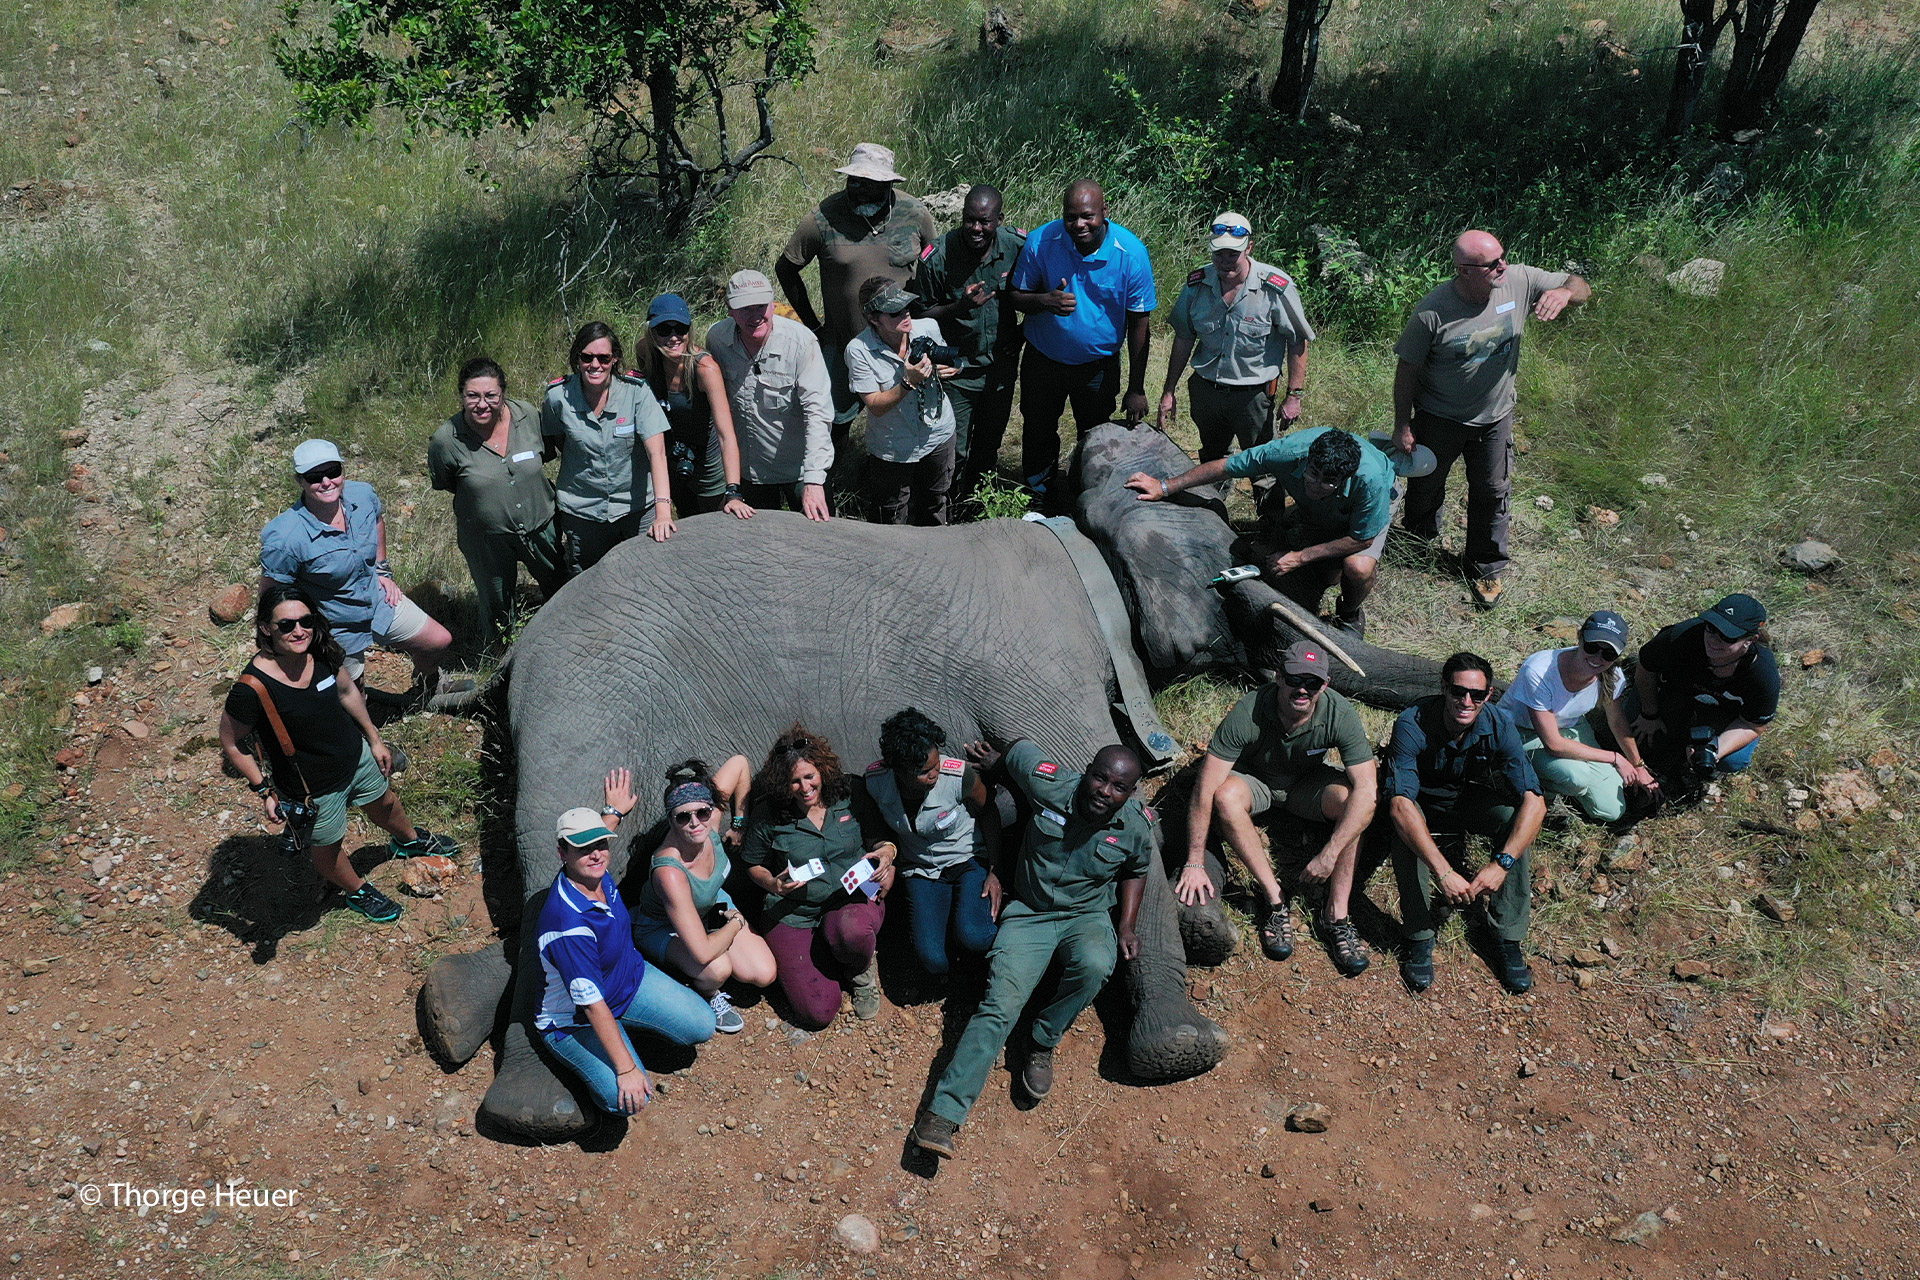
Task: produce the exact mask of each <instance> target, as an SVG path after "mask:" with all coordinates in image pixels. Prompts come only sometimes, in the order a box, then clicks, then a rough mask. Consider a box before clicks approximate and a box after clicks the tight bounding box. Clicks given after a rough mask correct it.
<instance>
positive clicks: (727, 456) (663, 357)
mask: <svg viewBox="0 0 1920 1280" xmlns="http://www.w3.org/2000/svg"><path fill="white" fill-rule="evenodd" d="M636 363H637V364H638V365H639V366H640V367H639V368H638V369H637V370H636V371H635V372H637V373H638V374H639V375H640V376H641V377H643V378H645V379H646V381H647V386H648V387H650V388H652V390H653V394H654V397H655V398H656V399H657V400H658V401H659V402H660V410H661V412H662V413H664V414H666V416H667V464H668V466H667V469H668V471H669V473H670V479H671V483H672V486H673V505H674V507H675V508H676V509H678V511H679V512H680V514H681V515H682V516H683V517H684V516H689V515H692V514H693V513H694V512H696V511H725V512H726V513H727V514H728V515H731V516H737V517H739V518H740V519H742V520H751V519H752V518H753V508H752V507H750V506H748V505H747V502H746V499H744V498H742V497H741V496H740V443H739V441H738V440H737V439H736V438H735V436H734V434H733V408H732V406H731V405H730V404H728V402H727V388H726V384H725V383H724V382H722V381H721V380H720V365H719V364H718V362H716V361H715V360H714V359H713V358H712V357H711V356H709V355H708V354H707V353H706V352H704V351H702V350H701V349H700V348H699V347H697V346H695V345H694V342H693V312H692V311H691V310H690V309H689V308H688V307H687V300H686V299H685V298H682V297H681V296H680V295H679V294H677V293H663V294H661V295H660V296H659V297H657V298H655V299H654V300H653V302H652V304H651V305H650V306H648V308H647V329H646V336H645V337H644V338H643V339H642V340H641V343H640V350H639V351H638V352H637V353H636Z"/></svg>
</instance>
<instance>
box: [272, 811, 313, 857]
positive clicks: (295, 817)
mask: <svg viewBox="0 0 1920 1280" xmlns="http://www.w3.org/2000/svg"><path fill="white" fill-rule="evenodd" d="M280 817H281V820H282V821H284V822H285V823H286V824H287V829H286V831H284V832H283V833H281V836H280V848H281V852H283V853H286V854H288V855H289V856H291V855H293V854H296V853H299V852H300V851H302V850H303V849H307V848H310V847H312V845H313V828H314V824H315V823H317V822H319V821H320V810H319V809H318V808H316V807H315V806H314V805H312V804H309V803H307V802H306V801H304V800H286V799H282V800H281V801H280Z"/></svg>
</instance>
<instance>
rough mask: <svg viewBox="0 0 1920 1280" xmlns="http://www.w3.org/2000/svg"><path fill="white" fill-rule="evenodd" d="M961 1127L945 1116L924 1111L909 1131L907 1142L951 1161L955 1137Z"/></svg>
mask: <svg viewBox="0 0 1920 1280" xmlns="http://www.w3.org/2000/svg"><path fill="white" fill-rule="evenodd" d="M959 1127H960V1126H959V1125H957V1124H955V1123H954V1122H953V1121H951V1120H949V1119H947V1118H946V1117H945V1116H937V1115H935V1114H933V1112H931V1111H922V1112H921V1113H920V1115H919V1117H918V1118H917V1119H915V1120H914V1122H913V1128H911V1129H909V1130H907V1140H908V1141H909V1142H911V1143H913V1145H914V1146H916V1147H919V1148H920V1149H921V1150H922V1151H931V1152H932V1153H933V1154H934V1155H936V1156H945V1157H946V1158H947V1159H949V1160H951V1159H953V1156H954V1150H953V1135H954V1131H955V1130H957V1129H959Z"/></svg>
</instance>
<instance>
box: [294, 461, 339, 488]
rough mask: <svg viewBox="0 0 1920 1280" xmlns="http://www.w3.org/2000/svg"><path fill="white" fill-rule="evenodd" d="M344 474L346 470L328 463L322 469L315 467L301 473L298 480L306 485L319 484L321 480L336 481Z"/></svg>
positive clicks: (335, 463) (337, 464)
mask: <svg viewBox="0 0 1920 1280" xmlns="http://www.w3.org/2000/svg"><path fill="white" fill-rule="evenodd" d="M345 473H346V468H345V467H342V466H341V465H340V464H339V463H337V462H329V463H328V464H327V465H326V466H324V467H315V468H314V469H313V470H311V471H302V472H301V473H300V479H301V480H302V481H304V482H305V483H307V484H319V483H320V482H321V481H322V480H338V479H339V478H340V477H341V476H342V475H344V474H345Z"/></svg>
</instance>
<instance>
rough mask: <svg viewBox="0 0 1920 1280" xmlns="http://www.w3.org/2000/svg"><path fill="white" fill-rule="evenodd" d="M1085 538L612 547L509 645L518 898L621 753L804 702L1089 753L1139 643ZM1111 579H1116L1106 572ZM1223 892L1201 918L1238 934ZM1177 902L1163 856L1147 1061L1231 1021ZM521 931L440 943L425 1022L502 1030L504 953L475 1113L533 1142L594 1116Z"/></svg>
mask: <svg viewBox="0 0 1920 1280" xmlns="http://www.w3.org/2000/svg"><path fill="white" fill-rule="evenodd" d="M1077 538H1078V536H1077V535H1075V534H1073V533H1072V532H1071V531H1056V530H1054V529H1050V528H1048V527H1046V526H1043V525H1040V524H1035V523H1031V522H1025V521H1014V520H996V521H989V522H986V523H982V524H975V525H968V526H964V527H958V528H946V529H907V528H898V527H887V526H880V525H871V524H862V523H858V522H855V521H850V520H835V521H832V522H830V523H827V524H816V523H813V522H810V521H807V520H805V519H802V518H801V517H799V516H797V515H791V514H786V513H782V512H772V511H769V512H762V513H761V514H760V515H759V516H756V517H755V518H754V519H753V520H752V521H741V520H733V519H730V518H725V517H721V516H698V517H695V518H693V519H691V520H688V521H687V522H686V523H685V524H684V526H683V527H682V529H681V531H680V533H679V534H678V535H677V536H676V537H675V538H673V540H672V541H670V542H667V543H661V544H656V543H652V542H648V541H646V540H644V539H635V540H633V541H631V542H628V543H625V544H623V545H621V546H620V547H618V548H616V549H615V550H614V551H613V552H612V553H611V554H609V555H608V556H607V557H606V559H604V560H603V561H601V563H600V564H599V565H598V566H597V567H595V568H594V569H592V570H590V571H589V572H587V573H586V574H583V575H582V576H581V577H579V578H578V579H576V580H575V581H573V582H572V583H570V584H569V585H568V586H567V587H566V588H565V589H563V590H562V591H561V592H560V593H559V594H558V595H557V596H556V597H555V598H554V599H553V600H552V601H551V602H549V603H548V604H547V606H546V607H545V608H544V609H542V610H541V612H540V613H539V615H538V616H537V617H535V618H534V620H533V621H532V622H531V623H530V624H529V625H528V627H527V629H526V631H525V632H524V633H522V635H521V637H520V639H519V640H518V642H517V643H516V644H515V646H514V650H513V654H512V658H511V662H510V672H509V676H508V687H507V698H506V701H507V707H508V712H509V716H510V724H511V729H512V733H513V739H514V746H515V752H516V756H517V770H518V774H517V811H516V816H515V839H516V845H517V851H518V859H519V866H520V875H521V878H522V883H523V890H524V892H525V893H526V895H527V905H526V907H525V911H524V913H523V917H522V918H523V919H524V920H526V921H532V920H534V919H536V918H537V916H538V911H539V903H538V901H536V899H537V898H538V897H539V896H540V895H543V894H544V893H545V892H546V890H547V887H548V885H549V884H551V882H552V880H553V877H554V874H555V872H556V871H557V870H558V866H559V864H558V862H557V860H556V858H555V856H554V851H553V849H554V835H553V822H554V818H555V816H556V815H557V814H559V813H561V812H562V811H563V810H565V809H568V808H570V807H572V806H575V805H582V804H587V805H594V804H597V803H598V801H599V798H600V791H599V787H600V781H601V779H602V778H603V777H604V776H605V774H606V772H607V770H608V769H609V768H612V767H613V766H616V765H627V766H630V767H631V768H632V769H633V772H634V777H635V779H636V781H640V782H651V781H653V780H655V779H658V778H660V776H661V774H662V771H663V770H664V768H665V767H666V766H667V765H668V764H669V763H671V762H674V761H678V760H681V759H684V758H686V757H688V756H693V755H697V756H702V757H704V758H706V759H709V760H720V759H723V758H725V757H726V756H727V755H729V754H731V753H733V752H736V751H742V752H745V753H746V754H747V755H748V756H749V757H757V756H758V755H759V754H760V753H761V752H762V751H763V750H764V749H765V746H766V745H767V744H768V743H770V742H771V741H772V740H773V738H774V736H775V735H776V734H777V733H779V732H780V731H781V730H782V729H784V728H786V727H787V726H788V725H789V724H791V723H793V722H794V721H795V720H799V721H802V722H804V723H805V724H807V725H808V726H809V727H810V728H813V729H815V730H818V731H820V732H822V733H824V734H826V735H827V736H828V737H830V738H831V739H832V740H833V741H834V743H835V744H836V745H837V747H838V749H839V751H840V752H841V753H842V754H843V756H844V757H845V759H846V761H847V764H848V766H849V767H852V768H857V767H858V766H859V764H860V763H861V762H864V761H865V760H866V759H868V758H870V753H872V751H873V748H874V743H875V735H876V733H877V729H878V726H879V724H880V721H881V720H882V719H883V718H885V717H886V716H887V715H889V714H891V713H892V712H895V711H897V710H899V709H900V708H902V707H904V706H907V705H909V704H912V705H914V706H917V707H919V708H921V709H922V710H924V711H925V712H927V713H928V714H929V715H931V716H932V717H933V718H934V719H935V720H937V721H939V722H940V724H942V725H943V726H945V728H946V729H947V731H948V733H949V734H951V735H952V736H953V744H954V745H957V744H958V743H959V742H961V741H965V740H967V739H971V738H975V737H985V738H989V739H992V740H994V741H997V742H1002V743H1004V742H1006V741H1008V740H1010V739H1013V738H1022V737H1024V738H1031V739H1033V740H1034V741H1036V742H1038V743H1040V744H1041V745H1042V746H1044V747H1045V748H1047V750H1048V751H1049V752H1050V753H1054V754H1056V755H1057V756H1058V758H1060V759H1062V760H1066V761H1071V762H1073V764H1074V766H1075V767H1078V766H1079V765H1081V764H1082V763H1083V762H1085V761H1086V760H1088V759H1089V758H1090V757H1091V756H1092V754H1093V752H1094V751H1095V750H1096V749H1097V748H1098V747H1100V746H1101V745H1103V744H1105V743H1108V742H1112V741H1114V740H1116V738H1117V737H1118V736H1120V735H1118V734H1117V733H1116V730H1115V723H1114V712H1113V694H1114V691H1115V689H1116V688H1117V687H1120V688H1121V693H1122V696H1123V697H1125V692H1124V687H1122V686H1124V685H1125V682H1124V681H1120V680H1117V675H1118V674H1119V673H1117V671H1116V664H1117V663H1118V664H1119V665H1122V666H1132V665H1133V663H1134V660H1133V658H1132V654H1131V652H1130V650H1127V649H1125V648H1124V647H1122V648H1121V649H1120V650H1119V651H1118V653H1116V652H1114V651H1113V650H1112V649H1111V648H1110V646H1109V644H1108V643H1107V641H1106V640H1105V639H1104V638H1103V633H1102V626H1101V623H1100V620H1099V619H1098V618H1097V617H1096V616H1095V609H1094V607H1093V605H1092V604H1091V603H1090V599H1089V593H1088V590H1087V589H1086V588H1085V587H1083V585H1082V583H1081V580H1080V578H1079V577H1078V576H1077V574H1076V570H1075V568H1074V563H1075V559H1074V557H1073V556H1071V555H1070V554H1069V549H1068V546H1067V545H1066V543H1068V542H1071V541H1074V540H1077ZM1080 545H1081V546H1082V547H1083V548H1084V553H1083V554H1082V556H1081V557H1080V563H1081V564H1082V566H1083V568H1084V565H1085V564H1086V563H1088V562H1091V564H1092V565H1093V566H1094V567H1095V570H1096V571H1098V568H1099V565H1100V559H1099V556H1098V555H1097V554H1096V553H1094V552H1093V550H1092V548H1091V547H1090V546H1087V545H1086V544H1085V543H1084V541H1083V540H1081V542H1080ZM743 566H750V567H751V568H750V571H748V572H741V571H740V570H741V568H742V567H743ZM1105 589H1106V592H1107V594H1108V595H1109V596H1112V594H1113V589H1112V585H1111V583H1110V582H1108V583H1106V584H1105ZM1125 621H1126V620H1125V618H1124V617H1122V618H1121V619H1120V623H1121V626H1122V629H1123V630H1124V625H1125ZM1134 677H1135V682H1136V684H1138V674H1137V668H1136V669H1135V671H1134ZM1126 705H1127V706H1128V707H1130V708H1137V706H1138V701H1137V699H1128V700H1127V702H1126ZM1147 711H1148V714H1149V715H1150V711H1151V708H1150V705H1149V707H1148V709H1147ZM1132 728H1133V732H1134V733H1135V734H1136V736H1138V737H1139V738H1140V739H1141V741H1143V742H1145V741H1147V740H1148V739H1149V738H1151V737H1152V736H1153V734H1155V733H1160V732H1162V731H1160V730H1159V729H1158V726H1157V724H1145V725H1143V724H1139V723H1138V717H1137V716H1136V723H1135V724H1134V725H1133V726H1132ZM1162 740H1163V742H1166V743H1167V744H1168V745H1170V740H1166V739H1164V735H1163V736H1162ZM656 794H657V793H656V792H654V791H653V789H652V788H651V787H647V788H646V790H645V791H644V792H643V795H642V799H641V804H640V808H641V811H640V812H639V813H638V814H637V815H636V819H635V820H634V821H631V822H629V823H626V824H623V826H622V832H623V838H622V840H621V841H620V842H619V844H618V846H617V847H616V850H615V858H614V863H613V874H614V875H615V877H616V879H617V878H618V877H620V876H622V875H624V874H625V871H626V867H627V865H628V861H629V859H630V857H631V855H632V852H633V850H632V848H631V840H632V837H630V836H626V835H625V834H624V833H628V832H642V833H644V832H645V831H646V830H647V828H648V827H649V826H650V825H651V824H652V823H653V822H655V821H656V820H657V819H658V818H659V817H660V815H659V813H658V812H657V807H658V802H657V800H656V799H655V795H656ZM643 852H644V851H643ZM1216 871H1217V866H1216ZM1215 912H1216V918H1215V919H1214V920H1213V921H1212V922H1211V923H1210V924H1208V923H1206V922H1203V923H1202V925H1201V927H1200V932H1201V933H1202V934H1208V933H1209V932H1210V934H1211V936H1214V937H1216V938H1217V937H1219V936H1222V935H1226V936H1227V937H1228V938H1229V943H1228V945H1229V946H1230V945H1231V944H1230V936H1231V929H1230V927H1229V926H1228V925H1227V922H1226V920H1225V917H1224V916H1221V915H1218V914H1217V912H1218V908H1217V904H1216V905H1215ZM1191 914H1192V913H1191V912H1189V915H1190V916H1191ZM1180 917H1181V913H1180V910H1179V906H1178V902H1177V900H1176V899H1175V898H1174V896H1173V894H1172V892H1171V890H1170V888H1169V886H1168V883H1167V880H1166V878H1165V877H1164V876H1163V875H1149V876H1148V877H1147V895H1146V900H1145V903H1144V905H1143V908H1142V911H1141V915H1140V921H1139V925H1138V933H1139V936H1140V942H1141V955H1140V957H1139V958H1138V959H1137V960H1135V961H1133V962H1131V963H1129V964H1128V965H1127V966H1126V976H1125V981H1126V982H1127V984H1128V991H1129V993H1130V996H1131V997H1132V1002H1133V1005H1134V1010H1135V1012H1134V1018H1133V1025H1132V1027H1131V1029H1130V1032H1129V1036H1128V1043H1127V1060H1128V1063H1129V1065H1130V1066H1131V1068H1132V1070H1133V1071H1134V1073H1135V1074H1136V1075H1138V1076H1140V1077H1142V1078H1144V1079H1150V1080H1164V1079H1174V1078H1178V1077H1181V1076H1186V1075H1192V1074H1195V1073H1197V1072H1201V1071H1205V1070H1207V1069H1209V1068H1210V1067H1212V1066H1214V1065H1215V1064H1216V1063H1217V1062H1218V1061H1219V1060H1220V1057H1221V1056H1222V1054H1223V1053H1224V1052H1225V1046H1226V1036H1225V1033H1224V1032H1222V1031H1221V1030H1220V1029H1219V1028H1218V1027H1217V1026H1215V1025H1214V1024H1213V1023H1212V1022H1211V1021H1209V1020H1208V1019H1207V1018H1206V1017H1204V1016H1203V1015H1202V1014H1200V1013H1199V1012H1198V1011H1197V1010H1196V1009H1194V1008H1193V1006H1192V1004H1191V1003H1190V1001H1189V999H1188V995H1187V988H1186V968H1185V961H1184V959H1183V957H1182V952H1181V918H1180ZM1188 924H1189V928H1190V929H1191V928H1192V927H1193V921H1192V920H1189V922H1188ZM521 932H522V937H521V938H520V939H519V951H518V957H517V960H516V962H515V963H513V964H512V965H509V964H507V963H506V955H504V954H503V953H502V952H500V951H499V949H497V948H490V949H488V950H487V951H483V952H480V953H477V954H474V955H469V956H458V957H449V958H447V959H443V960H441V961H440V962H439V963H437V964H436V965H435V966H434V968H433V970H432V972H431V973H430V974H429V977H428V982H427V987H426V989H425V991H423V993H422V998H421V1013H422V1024H423V1030H424V1032H425V1034H426V1035H427V1038H428V1043H429V1046H430V1047H431V1048H433V1049H434V1050H435V1051H436V1053H437V1054H439V1055H440V1056H441V1057H442V1058H443V1060H450V1061H464V1060H465V1059H466V1058H468V1057H471V1056H472V1054H473V1053H475V1052H477V1051H478V1049H479V1047H480V1045H481V1044H482V1043H484V1042H485V1040H486V1039H487V1037H488V1036H489V1035H490V1034H491V1033H492V1032H493V1031H494V1029H495V1025H496V1021H495V1020H496V1017H497V1011H498V1009H499V1006H500V1003H501V997H502V994H503V991H504V989H505V986H506V984H507V982H508V980H509V976H510V971H511V974H512V988H513V995H512V1001H511V1017H510V1018H509V1019H508V1021H507V1025H506V1029H505V1034H504V1041H503V1046H502V1052H501V1054H500V1059H499V1072H498V1074H497V1076H496V1077H495V1079H494V1082H493V1085H492V1087H491V1088H490V1089H489V1090H488V1091H487V1095H486V1099H485V1101H484V1102H483V1103H482V1104H481V1116H482V1119H483V1122H486V1123H488V1124H490V1125H494V1126H498V1127H499V1128H501V1129H504V1130H506V1131H507V1132H509V1133H512V1134H515V1135H518V1136H521V1137H524V1138H529V1139H534V1140H538V1141H557V1140H564V1139H567V1138H571V1137H576V1136H579V1135H582V1134H584V1133H585V1132H586V1131H587V1130H588V1129H589V1128H590V1127H591V1126H592V1125H593V1124H594V1122H595V1118H594V1117H593V1116H592V1115H590V1114H588V1113H587V1112H585V1111H583V1109H582V1105H581V1104H580V1103H579V1102H577V1101H576V1098H575V1094H574V1091H573V1090H572V1089H571V1088H570V1087H569V1086H568V1084H566V1083H563V1082H562V1080H561V1079H560V1078H559V1077H557V1076H556V1075H555V1073H554V1072H553V1071H552V1070H551V1069H550V1067H549V1065H548V1063H547V1061H546V1059H545V1058H543V1057H542V1056H541V1055H540V1054H539V1053H538V1052H536V1050H535V1049H534V1047H533V1045H532V1043H531V1041H530V1039H529V1028H530V1026H531V1023H532V1018H533V1014H534V1012H535V1009H536V1007H537V1003H538V1000H539V996H540V972H541V967H540V963H539V960H538V959H537V957H536V956H535V955H534V952H533V939H532V937H531V932H532V931H531V930H527V929H522V931H521Z"/></svg>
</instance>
